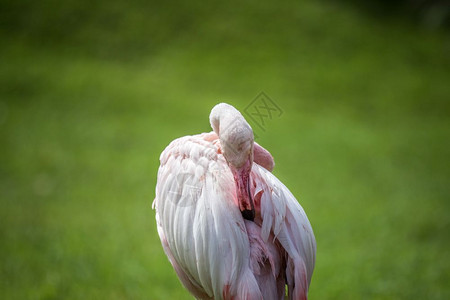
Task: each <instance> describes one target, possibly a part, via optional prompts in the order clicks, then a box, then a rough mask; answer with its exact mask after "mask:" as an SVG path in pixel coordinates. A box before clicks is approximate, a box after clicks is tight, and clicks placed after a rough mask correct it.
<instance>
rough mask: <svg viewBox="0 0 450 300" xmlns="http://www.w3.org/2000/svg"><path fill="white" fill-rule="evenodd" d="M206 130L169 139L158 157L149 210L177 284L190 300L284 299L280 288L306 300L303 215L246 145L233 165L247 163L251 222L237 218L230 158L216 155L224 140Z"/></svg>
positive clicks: (308, 254) (263, 154) (310, 258)
mask: <svg viewBox="0 0 450 300" xmlns="http://www.w3.org/2000/svg"><path fill="white" fill-rule="evenodd" d="M233 109H234V108H233ZM213 111H214V110H213ZM226 113H227V114H228V113H229V114H231V116H230V115H227V118H231V117H233V116H232V114H233V113H234V114H235V112H234V111H226ZM239 115H240V114H239ZM238 117H239V116H238ZM240 118H242V119H243V117H242V116H241V115H240ZM244 121H245V119H244ZM211 123H213V122H211ZM243 124H244V123H240V122H235V123H234V125H233V126H245V124H244V125H243ZM215 125H217V124H215ZM248 126H249V125H248ZM213 128H214V126H213ZM249 128H250V130H251V127H250V126H249ZM214 129H215V130H216V132H211V133H203V134H199V135H193V136H185V137H181V138H179V139H176V140H174V141H173V142H171V143H170V144H169V146H167V148H166V149H165V150H164V151H163V152H162V154H161V157H160V163H161V165H160V168H159V170H158V180H157V186H156V198H155V200H154V203H153V207H154V208H155V209H156V222H157V228H158V234H159V236H160V239H161V243H162V245H163V248H164V251H165V253H166V254H167V256H168V258H169V260H170V262H171V264H172V266H173V267H174V269H175V271H176V273H177V275H178V277H179V278H180V281H181V282H182V283H183V285H184V286H185V287H186V288H187V289H188V290H189V291H190V292H191V293H192V294H193V295H194V297H196V298H198V299H284V296H285V295H284V294H285V285H287V287H288V294H289V299H307V292H308V286H309V284H310V281H311V276H312V273H313V269H314V263H315V253H316V243H315V238H314V234H313V231H312V228H311V225H310V223H309V221H308V218H307V216H306V214H305V212H304V210H303V208H302V207H301V206H300V204H299V203H298V202H297V200H296V199H295V197H294V196H293V195H292V194H291V193H290V191H289V190H288V189H287V188H286V187H285V186H284V185H283V184H282V183H281V182H280V181H279V180H278V179H277V178H276V177H275V176H274V175H273V174H272V173H271V172H270V171H271V168H273V159H271V156H270V153H269V152H268V151H267V150H265V149H264V148H262V147H261V146H259V145H258V144H256V143H254V142H253V140H251V151H252V153H249V154H246V155H248V156H245V157H244V156H243V157H241V158H237V159H236V160H235V161H234V162H233V163H236V161H238V163H242V165H244V164H245V158H246V157H251V160H252V161H251V165H250V169H249V179H248V189H249V191H248V194H249V197H250V200H251V201H250V202H251V203H252V205H253V204H254V215H253V217H252V216H250V217H248V216H249V215H248V214H247V213H246V214H244V212H243V210H246V208H242V205H241V206H240V201H241V200H242V199H244V198H245V197H246V195H245V196H242V195H239V193H240V192H242V191H240V189H239V188H238V185H237V183H236V180H237V179H236V173H235V172H233V171H232V170H233V166H234V165H232V164H233V163H230V162H229V160H230V159H228V158H227V157H229V155H230V154H226V155H224V153H223V150H224V146H223V143H225V142H228V141H230V139H227V140H225V138H223V137H221V134H220V132H219V133H217V131H218V130H219V129H216V128H214ZM235 132H238V134H239V132H240V131H239V128H238V129H237V131H235ZM246 134H247V137H248V138H250V135H248V133H246ZM233 138H235V137H233ZM251 139H253V135H251ZM224 140H225V142H224ZM234 140H236V141H237V140H239V143H240V144H239V145H242V143H243V141H244V140H243V139H234ZM247 146H248V145H244V146H243V149H244V151H247ZM227 147H229V148H230V147H231V148H233V147H234V144H233V143H229V144H228V145H227ZM232 150H235V151H236V149H232ZM227 151H228V152H227V153H229V151H230V150H227ZM237 152H239V151H237ZM237 152H236V153H237ZM236 155H240V154H236ZM226 156H227V157H226ZM239 170H240V169H239ZM238 174H240V173H238ZM242 197H244V198H242ZM244 200H245V199H244Z"/></svg>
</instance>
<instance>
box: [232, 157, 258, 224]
mask: <svg viewBox="0 0 450 300" xmlns="http://www.w3.org/2000/svg"><path fill="white" fill-rule="evenodd" d="M251 169H252V164H251V162H250V160H248V161H247V162H245V164H244V165H243V166H242V167H240V168H231V171H232V173H233V176H234V181H235V183H236V192H237V198H238V204H239V210H240V211H241V213H242V217H243V218H244V219H247V220H250V221H253V220H254V219H255V204H254V203H253V199H252V196H251V193H250V171H251Z"/></svg>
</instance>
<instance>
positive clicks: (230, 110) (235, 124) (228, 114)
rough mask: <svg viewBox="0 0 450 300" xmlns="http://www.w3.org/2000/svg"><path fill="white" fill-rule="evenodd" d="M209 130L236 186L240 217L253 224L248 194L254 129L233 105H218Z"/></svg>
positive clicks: (252, 206) (213, 113)
mask: <svg viewBox="0 0 450 300" xmlns="http://www.w3.org/2000/svg"><path fill="white" fill-rule="evenodd" d="M209 119H210V122H211V127H212V128H213V130H214V131H215V133H216V134H217V135H218V136H219V139H220V144H221V147H222V153H223V156H224V157H225V159H226V161H227V164H228V166H229V167H230V170H231V173H232V174H233V177H234V181H235V184H236V194H237V200H238V204H239V209H240V211H241V213H242V216H243V217H244V218H245V219H247V220H251V221H253V220H254V218H255V205H254V202H253V199H252V196H251V193H250V172H251V170H252V164H253V140H254V137H253V130H252V128H251V127H250V125H249V124H248V123H247V121H246V120H245V118H244V117H243V116H242V115H241V113H240V112H239V111H238V110H237V109H235V108H234V107H233V106H231V105H229V104H226V103H220V104H217V105H216V106H214V108H213V109H212V110H211V114H210V116H209Z"/></svg>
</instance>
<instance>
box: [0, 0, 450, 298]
mask: <svg viewBox="0 0 450 300" xmlns="http://www.w3.org/2000/svg"><path fill="white" fill-rule="evenodd" d="M403 2H405V1H403ZM416 2H417V1H416ZM435 2H439V1H435ZM0 3H1V4H0V22H1V23H0V43H1V46H0V57H1V64H0V139H1V140H0V141H1V148H0V201H1V202H0V203H1V209H0V257H1V262H0V298H1V299H191V297H190V296H189V294H188V293H187V292H186V291H185V290H184V289H183V288H182V286H181V284H180V283H179V282H178V279H177V278H176V275H175V273H174V271H173V270H172V268H171V266H170V264H169V262H168V260H167V259H166V257H165V255H164V253H163V251H162V248H161V246H160V242H159V239H158V237H157V233H156V228H155V221H154V214H155V213H154V211H152V210H151V202H152V200H153V197H154V187H155V183H156V172H157V168H158V165H159V162H158V159H159V154H160V153H161V151H162V150H163V149H164V147H165V146H166V145H167V144H168V143H169V142H170V141H172V140H173V139H175V138H177V137H179V136H183V135H188V134H195V133H200V132H205V131H209V130H210V128H209V122H208V115H209V111H210V109H211V108H212V107H213V105H214V104H216V103H217V102H219V101H226V102H229V103H231V104H233V105H235V106H236V107H237V108H238V109H241V110H243V109H244V108H245V107H246V106H247V105H248V104H249V103H250V102H251V101H252V100H253V99H254V97H255V96H256V95H257V94H258V93H259V92H260V91H264V92H266V93H267V94H268V95H269V96H270V97H271V99H272V100H273V101H274V102H275V103H276V104H277V105H278V106H279V107H280V108H281V109H282V110H283V112H284V113H283V115H282V116H281V117H280V118H276V119H273V120H271V121H270V122H269V123H268V124H267V127H266V130H265V131H261V130H258V129H257V128H256V126H254V128H255V131H256V134H257V135H258V142H259V143H260V144H262V145H263V146H264V147H266V148H267V149H268V150H269V151H271V152H272V154H273V156H274V157H275V161H276V164H277V166H276V169H275V174H276V175H277V176H278V177H279V178H280V179H281V180H282V181H283V182H284V183H285V184H286V185H287V186H288V187H289V188H290V189H291V191H292V192H293V193H294V194H295V195H297V197H298V199H299V200H300V203H301V204H302V205H303V207H304V208H305V210H306V211H307V213H308V216H309V218H310V221H311V223H312V225H313V228H314V230H315V234H316V239H317V243H318V253H317V263H316V269H315V273H314V276H313V280H312V284H311V287H310V298H311V299H449V298H450V286H449V282H450V271H449V270H450V257H449V247H450V243H449V232H450V218H449V215H448V213H449V208H450V205H449V194H450V193H449V192H450V191H449V177H450V164H449V156H450V149H449V138H450V132H449V131H450V129H449V125H450V124H449V123H450V122H449V96H450V84H449V83H450V73H449V72H450V56H449V53H450V39H449V35H448V33H449V31H448V29H447V28H446V27H445V26H436V24H438V25H440V24H442V23H444V24H445V22H442V20H444V21H445V20H447V21H448V19H443V18H442V16H444V17H445V16H448V8H447V11H445V10H444V11H442V10H436V9H434V10H431V12H430V13H426V14H423V15H424V16H425V17H423V18H419V19H420V20H425V21H424V22H421V21H419V22H416V20H417V18H416V17H413V18H410V16H411V14H410V13H409V12H408V11H406V10H401V9H398V7H397V6H396V7H395V10H394V9H392V10H391V8H392V7H390V6H389V5H388V4H386V3H385V1H381V2H380V1H378V2H376V3H375V4H376V7H377V8H378V9H377V10H374V9H373V6H374V3H373V2H372V4H371V6H365V5H355V1H338V2H335V1H326V0H321V1H312V0H304V1H288V2H284V3H275V2H260V1H245V2H237V1H232V2H226V3H224V2H208V3H206V2H201V1H185V2H183V1H181V2H176V3H173V2H170V3H156V2H149V1H139V0H134V1H115V0H113V1H102V0H92V1H79V0H78V1H73V0H67V1H54V0H42V1H27V0H20V1H12V0H2V1H1V2H0ZM383 3H384V4H383ZM441 8H442V7H441ZM442 9H444V8H442ZM392 11H393V12H394V13H387V12H392ZM445 12H447V14H446V13H445ZM417 15H420V14H414V16H417ZM430 15H431V17H430ZM430 20H431V21H430ZM436 20H437V21H436ZM430 24H431V25H430Z"/></svg>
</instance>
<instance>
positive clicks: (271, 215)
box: [252, 164, 316, 299]
mask: <svg viewBox="0 0 450 300" xmlns="http://www.w3.org/2000/svg"><path fill="white" fill-rule="evenodd" d="M252 178H253V188H252V192H253V198H254V199H255V201H257V202H258V203H256V206H257V207H258V209H259V211H258V214H259V215H260V220H259V223H260V226H261V237H262V239H263V240H264V242H268V241H269V238H270V239H272V236H273V238H274V239H276V240H277V241H278V242H279V243H280V245H281V247H282V249H283V250H284V251H285V264H286V266H285V267H286V270H285V276H286V283H287V285H288V294H289V299H307V293H308V287H309V284H310V282H311V276H312V273H313V269H314V264H315V256H316V241H315V237H314V233H313V230H312V227H311V224H310V222H309V220H308V217H307V216H306V213H305V211H304V210H303V208H302V207H301V205H300V204H299V203H298V201H297V200H296V199H295V197H294V196H293V195H292V193H291V192H290V191H289V189H288V188H287V187H286V186H285V185H284V184H283V183H281V182H280V181H279V180H278V179H277V178H276V177H275V176H274V175H273V174H272V173H271V172H270V171H268V170H267V169H265V168H263V167H261V166H259V165H258V164H254V165H253V169H252Z"/></svg>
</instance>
